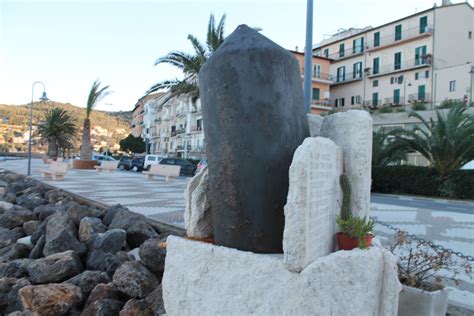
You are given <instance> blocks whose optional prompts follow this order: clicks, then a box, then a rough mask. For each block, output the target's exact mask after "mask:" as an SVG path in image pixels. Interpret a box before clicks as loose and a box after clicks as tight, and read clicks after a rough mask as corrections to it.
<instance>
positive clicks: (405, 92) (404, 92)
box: [403, 79, 411, 111]
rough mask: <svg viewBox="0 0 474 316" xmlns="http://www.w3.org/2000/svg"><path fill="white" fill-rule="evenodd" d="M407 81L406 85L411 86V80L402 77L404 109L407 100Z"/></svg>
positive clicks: (405, 108)
mask: <svg viewBox="0 0 474 316" xmlns="http://www.w3.org/2000/svg"><path fill="white" fill-rule="evenodd" d="M407 81H408V86H409V87H411V82H410V80H409V79H406V80H405V79H404V80H403V98H404V99H405V100H404V102H403V104H404V106H403V109H404V110H405V111H406V110H407V102H408V98H407Z"/></svg>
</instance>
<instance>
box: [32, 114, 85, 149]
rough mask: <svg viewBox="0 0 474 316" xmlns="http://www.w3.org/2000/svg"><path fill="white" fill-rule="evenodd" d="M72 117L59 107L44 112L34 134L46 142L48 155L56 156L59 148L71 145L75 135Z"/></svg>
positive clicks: (68, 147) (75, 130)
mask: <svg viewBox="0 0 474 316" xmlns="http://www.w3.org/2000/svg"><path fill="white" fill-rule="evenodd" d="M76 132H77V129H76V125H75V122H74V119H73V118H72V117H71V116H70V115H69V114H68V113H67V112H66V111H65V110H61V109H60V108H54V109H52V110H49V111H47V112H46V115H45V120H44V122H43V123H42V124H40V125H39V126H38V129H37V131H36V134H37V135H38V136H39V137H40V139H41V140H42V141H45V142H47V143H48V157H51V158H53V157H58V154H59V152H60V150H61V149H62V150H65V149H70V148H72V147H73V144H74V139H75V137H76Z"/></svg>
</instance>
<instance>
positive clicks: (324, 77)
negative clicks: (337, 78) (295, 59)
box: [311, 72, 332, 80]
mask: <svg viewBox="0 0 474 316" xmlns="http://www.w3.org/2000/svg"><path fill="white" fill-rule="evenodd" d="M311 79H313V80H317V79H321V80H332V79H331V75H330V74H326V73H322V72H317V73H313V74H312V76H311Z"/></svg>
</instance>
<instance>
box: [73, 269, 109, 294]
mask: <svg viewBox="0 0 474 316" xmlns="http://www.w3.org/2000/svg"><path fill="white" fill-rule="evenodd" d="M109 281H110V278H109V276H108V275H107V273H105V272H102V271H90V270H86V271H84V272H82V273H80V274H78V275H76V276H74V277H72V278H70V279H69V280H66V281H64V282H65V283H71V284H74V285H76V286H78V287H79V288H80V289H81V291H82V294H83V299H84V300H85V299H86V298H87V297H88V296H89V294H90V292H91V291H92V290H93V289H94V288H95V287H96V285H97V284H100V283H108V282H109Z"/></svg>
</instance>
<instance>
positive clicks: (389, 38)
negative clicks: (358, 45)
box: [367, 25, 433, 52]
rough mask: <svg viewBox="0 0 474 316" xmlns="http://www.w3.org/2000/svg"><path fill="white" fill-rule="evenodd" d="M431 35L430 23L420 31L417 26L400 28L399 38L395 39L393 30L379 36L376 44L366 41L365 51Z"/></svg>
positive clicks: (373, 50) (372, 50)
mask: <svg viewBox="0 0 474 316" xmlns="http://www.w3.org/2000/svg"><path fill="white" fill-rule="evenodd" d="M394 29H395V28H394ZM431 35H433V27H432V25H428V26H426V27H425V29H424V32H420V27H419V26H416V27H412V28H409V29H406V30H402V34H401V39H399V40H395V32H393V33H390V34H388V35H386V36H383V37H380V40H379V42H378V45H377V46H376V45H375V42H374V41H373V40H372V41H367V52H375V51H377V50H380V49H384V48H388V47H391V46H395V45H400V44H403V43H406V42H409V41H413V40H415V39H419V38H423V37H428V36H431ZM372 36H373V35H372Z"/></svg>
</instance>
